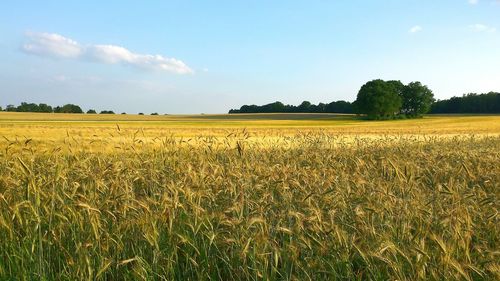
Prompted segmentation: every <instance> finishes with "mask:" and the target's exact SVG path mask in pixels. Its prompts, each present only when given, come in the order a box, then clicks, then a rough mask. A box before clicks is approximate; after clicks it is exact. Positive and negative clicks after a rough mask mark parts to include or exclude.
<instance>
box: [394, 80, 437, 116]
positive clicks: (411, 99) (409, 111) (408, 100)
mask: <svg viewBox="0 0 500 281" xmlns="http://www.w3.org/2000/svg"><path fill="white" fill-rule="evenodd" d="M400 95H401V98H402V100H403V104H402V107H401V113H402V114H404V115H407V116H411V117H417V116H421V115H422V114H425V113H427V112H428V111H429V110H430V109H431V106H432V103H433V102H434V94H433V93H432V91H431V90H430V89H429V88H428V87H427V86H425V85H422V83H420V82H411V83H409V84H408V85H406V86H403V88H402V91H401V94H400Z"/></svg>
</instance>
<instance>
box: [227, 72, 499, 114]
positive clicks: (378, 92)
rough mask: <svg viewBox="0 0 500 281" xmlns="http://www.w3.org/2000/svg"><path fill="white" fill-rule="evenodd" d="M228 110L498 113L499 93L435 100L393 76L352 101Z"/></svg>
mask: <svg viewBox="0 0 500 281" xmlns="http://www.w3.org/2000/svg"><path fill="white" fill-rule="evenodd" d="M229 113H230V114H236V113H356V114H360V115H363V116H365V117H366V118H368V119H395V118H417V117H420V116H422V115H423V114H426V113H500V93H497V92H490V93H487V94H474V93H472V94H466V95H464V96H462V97H452V98H450V99H445V100H438V101H436V100H435V99H434V94H433V92H432V90H430V89H429V88H428V87H427V86H425V85H423V84H422V83H421V82H418V81H416V82H411V83H409V84H407V85H404V84H403V83H401V81H397V80H391V81H384V80H381V79H377V80H372V81H369V82H367V83H366V84H364V85H363V86H362V87H361V89H360V90H359V92H358V94H357V97H356V100H355V101H354V102H348V101H343V100H341V101H334V102H331V103H328V104H325V103H319V104H317V105H316V104H311V103H310V102H309V101H304V102H302V103H301V104H300V105H298V106H295V105H285V104H283V103H282V102H279V101H277V102H273V103H269V104H265V105H261V106H259V105H243V106H242V107H240V109H231V110H230V111H229Z"/></svg>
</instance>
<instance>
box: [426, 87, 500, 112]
mask: <svg viewBox="0 0 500 281" xmlns="http://www.w3.org/2000/svg"><path fill="white" fill-rule="evenodd" d="M430 113H500V93H498V92H489V93H485V94H479V95H478V94H475V93H471V94H466V95H463V96H462V97H452V98H450V99H447V100H438V101H436V102H435V103H434V104H433V105H432V108H431V111H430Z"/></svg>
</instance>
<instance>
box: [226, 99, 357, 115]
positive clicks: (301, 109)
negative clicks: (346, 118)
mask: <svg viewBox="0 0 500 281" xmlns="http://www.w3.org/2000/svg"><path fill="white" fill-rule="evenodd" d="M229 113H230V114H233V113H354V109H353V106H352V103H350V102H348V101H343V100H341V101H334V102H331V103H319V104H312V103H310V102H309V101H303V102H302V103H301V104H300V105H298V106H295V105H289V104H286V105H285V104H283V103H282V102H279V101H277V102H273V103H269V104H265V105H260V106H259V105H254V104H253V105H243V106H242V107H241V108H240V109H231V110H229Z"/></svg>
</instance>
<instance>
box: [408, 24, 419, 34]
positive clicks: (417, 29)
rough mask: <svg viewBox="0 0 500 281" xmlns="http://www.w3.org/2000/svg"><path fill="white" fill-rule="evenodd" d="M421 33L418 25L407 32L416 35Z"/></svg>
mask: <svg viewBox="0 0 500 281" xmlns="http://www.w3.org/2000/svg"><path fill="white" fill-rule="evenodd" d="M420 31H422V27H421V26H420V25H415V26H414V27H412V28H410V30H409V32H410V33H416V32H420Z"/></svg>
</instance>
